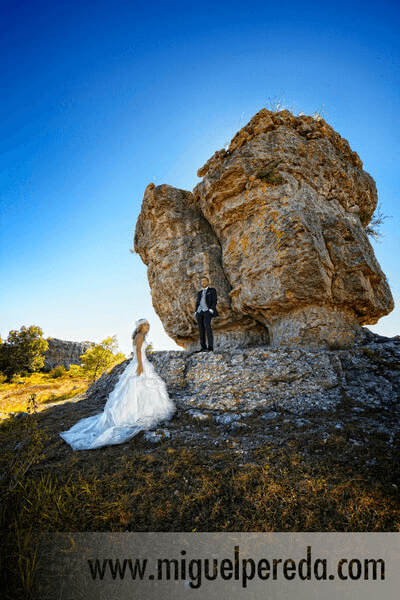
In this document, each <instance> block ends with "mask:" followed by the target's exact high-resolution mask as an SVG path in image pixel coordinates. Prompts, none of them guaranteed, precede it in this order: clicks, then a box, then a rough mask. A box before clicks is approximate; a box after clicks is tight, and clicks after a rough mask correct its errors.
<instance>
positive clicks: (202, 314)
mask: <svg viewBox="0 0 400 600" xmlns="http://www.w3.org/2000/svg"><path fill="white" fill-rule="evenodd" d="M201 285H202V288H203V289H202V290H200V291H199V292H198V293H197V300H196V319H197V324H198V326H199V333H200V345H201V350H199V352H206V351H208V352H212V351H213V350H214V340H213V334H212V330H211V319H212V318H213V317H218V311H217V308H216V307H217V292H216V290H215V288H213V287H208V285H209V281H208V279H207V277H203V279H202V280H201ZM206 335H207V341H208V346H206Z"/></svg>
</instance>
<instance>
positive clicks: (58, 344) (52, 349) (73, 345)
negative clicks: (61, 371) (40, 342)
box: [44, 338, 93, 371]
mask: <svg viewBox="0 0 400 600" xmlns="http://www.w3.org/2000/svg"><path fill="white" fill-rule="evenodd" d="M47 341H48V343H49V347H48V350H47V352H46V355H45V361H44V369H45V370H46V371H51V369H53V368H54V367H58V366H64V367H65V368H66V369H69V367H70V366H71V365H79V364H80V357H81V356H82V354H85V352H86V350H87V349H88V348H90V347H91V346H93V343H92V342H66V341H64V340H57V339H55V338H48V339H47Z"/></svg>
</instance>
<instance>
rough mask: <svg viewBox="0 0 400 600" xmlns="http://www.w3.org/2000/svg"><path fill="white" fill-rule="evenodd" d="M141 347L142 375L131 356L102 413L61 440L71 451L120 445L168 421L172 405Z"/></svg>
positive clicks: (77, 425)
mask: <svg viewBox="0 0 400 600" xmlns="http://www.w3.org/2000/svg"><path fill="white" fill-rule="evenodd" d="M146 347H147V344H146V343H143V346H142V363H143V372H142V373H141V374H140V375H136V370H137V368H138V361H137V357H136V349H135V350H134V357H133V358H132V360H131V361H130V363H129V364H128V365H127V367H126V369H125V370H124V371H123V373H121V375H120V377H119V379H118V382H117V384H116V386H115V388H114V390H113V391H112V392H111V394H110V396H109V397H108V399H107V402H106V405H105V407H104V411H103V412H102V413H100V414H98V415H94V416H93V417H87V418H85V419H82V420H81V421H78V423H76V424H75V425H74V426H73V427H71V429H69V430H68V431H63V432H62V433H60V435H61V437H62V438H63V439H64V440H65V441H66V442H67V443H68V444H70V446H72V449H73V450H91V449H94V448H102V447H103V446H110V445H114V444H121V443H123V442H127V441H128V440H130V439H131V438H133V437H134V436H135V435H136V434H137V433H138V432H139V431H143V430H147V429H151V428H152V427H154V426H155V425H157V423H160V422H162V421H166V420H168V419H170V418H171V417H172V415H173V413H174V412H175V406H174V403H173V402H172V400H171V399H170V398H169V396H168V393H167V389H166V386H165V383H164V382H163V380H162V379H161V378H160V377H159V376H158V375H157V373H156V372H155V370H154V367H153V365H152V364H151V363H150V362H149V361H148V359H147V357H146V352H145V349H146Z"/></svg>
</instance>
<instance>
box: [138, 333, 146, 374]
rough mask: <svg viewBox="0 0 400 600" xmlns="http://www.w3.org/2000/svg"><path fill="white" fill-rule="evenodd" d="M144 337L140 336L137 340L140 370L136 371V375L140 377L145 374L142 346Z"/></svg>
mask: <svg viewBox="0 0 400 600" xmlns="http://www.w3.org/2000/svg"><path fill="white" fill-rule="evenodd" d="M143 340H144V335H143V334H139V335H138V336H137V338H136V358H137V361H138V368H137V371H136V375H140V374H141V373H143V363H142V345H143Z"/></svg>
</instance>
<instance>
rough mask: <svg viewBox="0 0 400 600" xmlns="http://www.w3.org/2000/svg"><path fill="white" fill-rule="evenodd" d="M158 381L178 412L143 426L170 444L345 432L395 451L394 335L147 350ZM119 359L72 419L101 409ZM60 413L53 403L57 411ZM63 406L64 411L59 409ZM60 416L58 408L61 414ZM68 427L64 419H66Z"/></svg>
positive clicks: (397, 371) (398, 400)
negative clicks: (322, 344)
mask: <svg viewBox="0 0 400 600" xmlns="http://www.w3.org/2000/svg"><path fill="white" fill-rule="evenodd" d="M149 359H150V360H151V362H152V363H153V365H154V367H155V369H156V371H157V373H158V374H159V375H160V376H161V377H162V378H163V380H164V381H165V383H166V385H167V390H168V393H169V395H170V397H171V398H172V399H173V401H174V402H175V404H176V406H177V413H176V414H175V415H174V417H173V419H172V420H171V421H169V422H167V423H160V424H159V425H158V427H156V428H155V430H153V431H149V432H145V433H144V434H143V435H144V436H145V439H146V440H147V441H149V442H151V443H157V442H160V441H162V440H165V439H168V440H169V442H168V444H169V445H173V444H174V443H178V442H179V441H181V440H184V445H185V446H187V445H188V446H192V447H200V446H201V445H202V444H209V443H210V439H211V440H214V442H213V443H215V444H217V445H218V444H220V445H224V444H226V443H227V442H229V443H231V442H232V438H233V437H235V439H237V440H239V441H240V447H241V448H242V451H244V452H247V451H249V450H252V449H255V448H257V447H264V446H265V445H266V444H268V443H271V444H275V445H280V444H283V445H285V444H286V443H288V442H289V441H290V440H291V439H293V437H295V438H296V439H299V436H300V437H301V436H302V435H303V434H304V435H306V436H310V433H312V434H313V435H317V436H318V437H320V438H321V439H323V440H324V442H326V441H327V440H328V439H329V437H330V436H333V435H336V436H338V435H340V436H343V435H345V436H346V439H347V441H348V444H349V445H350V446H352V445H357V446H360V448H362V447H365V448H368V444H369V442H370V440H372V439H375V440H376V438H380V439H381V440H382V442H384V443H385V444H386V451H387V452H388V453H389V454H388V455H387V456H388V460H390V452H395V446H396V448H397V445H398V440H399V437H398V435H399V433H400V426H399V412H400V338H399V337H397V338H392V339H390V338H384V337H381V336H378V335H376V334H373V333H371V332H370V331H369V330H368V329H365V328H362V329H361V332H360V334H359V335H358V336H357V341H356V344H355V345H354V346H353V347H352V348H350V349H346V350H345V349H342V350H325V349H305V348H285V349H283V348H282V349H271V348H270V347H268V346H258V347H253V348H247V349H246V348H245V349H241V350H236V351H232V350H227V351H220V352H216V353H204V354H201V353H200V354H198V353H194V354H190V353H188V352H183V351H181V352H180V351H171V352H154V353H151V354H150V355H149ZM126 365H127V362H125V363H121V364H119V365H117V366H116V367H115V368H114V369H113V370H112V371H111V372H110V373H105V374H104V375H102V377H101V378H100V379H99V380H98V381H96V382H95V383H94V384H93V385H92V386H91V387H90V388H89V389H88V390H87V392H85V393H84V394H83V395H82V396H80V397H78V398H76V399H74V400H72V401H68V403H67V404H66V405H65V411H67V405H68V406H69V405H70V404H71V407H72V406H73V407H74V408H71V411H70V413H71V414H70V417H69V418H71V424H72V423H73V422H76V419H77V414H78V413H79V418H81V417H86V416H90V415H92V414H96V413H97V412H99V411H101V410H102V409H103V407H104V403H105V402H106V400H107V398H108V396H109V394H110V393H111V391H112V390H113V388H114V386H115V385H116V382H117V381H118V378H119V376H120V375H121V373H122V371H123V370H124V368H125V367H126ZM60 410H61V409H60ZM63 410H64V409H63ZM66 414H67V412H66ZM67 424H69V421H68V423H67Z"/></svg>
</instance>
